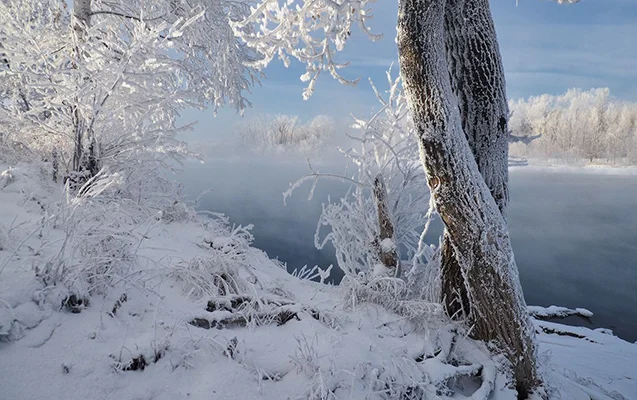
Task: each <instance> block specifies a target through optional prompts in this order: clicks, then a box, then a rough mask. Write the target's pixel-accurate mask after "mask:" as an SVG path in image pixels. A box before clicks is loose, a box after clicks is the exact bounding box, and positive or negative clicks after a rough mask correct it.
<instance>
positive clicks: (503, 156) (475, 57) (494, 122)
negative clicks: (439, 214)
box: [441, 0, 509, 318]
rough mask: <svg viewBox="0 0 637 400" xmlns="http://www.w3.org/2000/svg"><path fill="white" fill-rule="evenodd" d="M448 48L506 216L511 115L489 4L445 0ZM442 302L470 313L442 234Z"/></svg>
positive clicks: (466, 114)
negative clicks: (509, 117)
mask: <svg viewBox="0 0 637 400" xmlns="http://www.w3.org/2000/svg"><path fill="white" fill-rule="evenodd" d="M444 29H445V45H446V56H447V65H448V69H449V78H450V80H451V87H452V90H453V92H454V94H455V95H456V98H457V99H458V106H459V111H460V117H461V120H462V128H463V131H464V134H465V136H466V138H467V142H468V143H469V147H470V148H471V151H472V153H473V156H474V158H475V160H476V164H478V170H479V171H480V173H481V174H482V177H483V178H484V180H485V182H486V184H487V186H488V187H489V190H490V191H491V195H492V196H493V198H494V199H495V201H496V204H497V205H498V208H499V209H500V212H501V213H502V215H503V216H505V218H506V208H507V205H508V202H509V189H508V180H509V177H508V162H507V160H508V153H509V146H508V136H509V133H508V127H507V125H508V115H509V108H508V104H507V100H506V82H505V79H504V67H503V66H502V58H501V56H500V50H499V48H498V42H497V36H496V31H495V26H494V24H493V18H492V16H491V10H490V8H489V1H488V0H446V5H445V24H444ZM441 272H442V276H441V281H442V296H443V298H442V301H443V303H444V304H445V308H446V310H447V313H448V314H449V316H452V317H454V318H464V317H467V316H469V317H470V314H471V308H470V304H469V302H468V299H467V293H466V288H465V283H464V279H463V277H462V273H461V271H460V266H459V264H458V260H456V258H455V256H454V251H453V249H452V248H451V241H450V240H449V234H448V232H447V231H445V233H444V239H443V246H442V259H441Z"/></svg>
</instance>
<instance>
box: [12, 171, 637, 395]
mask: <svg viewBox="0 0 637 400" xmlns="http://www.w3.org/2000/svg"><path fill="white" fill-rule="evenodd" d="M0 171H5V172H3V173H2V174H3V175H2V177H0V205H1V206H0V399H28V400H39V399H69V400H72V399H81V400H97V399H167V400H168V399H171V400H172V399H267V400H280V399H394V398H396V399H398V398H403V399H410V398H412V399H415V398H441V397H442V396H443V395H447V396H449V397H450V398H464V397H463V396H470V395H471V394H472V393H473V392H475V393H473V394H474V397H473V398H481V397H480V396H479V395H480V393H481V390H482V389H480V390H477V389H478V386H479V385H480V380H479V379H477V378H475V376H482V377H483V382H484V381H485V380H486V379H487V377H488V376H489V374H491V373H492V374H493V376H495V375H496V371H500V370H499V365H498V364H497V363H494V362H493V361H491V360H489V359H488V358H487V357H486V353H485V351H484V346H482V345H480V344H478V343H474V342H472V341H471V340H469V339H466V338H465V337H464V336H462V335H455V336H454V333H453V332H457V331H458V328H457V327H454V326H453V325H450V324H449V323H447V322H445V321H444V320H443V318H442V317H441V316H439V315H438V314H437V313H438V312H439V309H437V308H436V307H431V308H427V307H425V308H422V309H421V308H419V306H418V305H414V304H401V305H400V307H395V308H393V309H392V310H393V311H392V310H388V309H386V308H383V307H381V306H379V305H377V304H372V303H370V302H368V301H365V298H364V293H365V292H364V290H363V289H361V288H357V287H356V286H347V285H345V286H343V287H340V288H336V287H331V286H327V285H321V284H318V283H314V282H310V281H307V280H301V279H298V278H296V277H293V276H291V275H289V274H288V273H287V272H286V271H285V270H284V269H283V268H282V267H281V266H280V265H279V264H278V263H277V262H275V261H273V260H270V259H268V258H267V257H266V255H265V253H263V252H262V251H260V250H257V249H254V248H251V247H249V246H248V243H249V241H250V237H249V233H248V232H247V231H246V230H245V229H243V228H241V227H232V226H229V225H227V224H226V221H224V219H223V218H221V217H219V216H213V218H211V219H210V221H211V222H209V223H202V222H201V221H198V220H197V219H196V218H194V217H193V216H192V215H190V214H189V212H188V210H186V209H185V208H180V207H179V204H175V205H173V206H172V207H169V208H168V209H166V210H164V211H163V212H161V213H147V214H144V213H143V212H140V211H139V209H138V208H136V207H135V206H134V205H133V204H127V203H121V204H120V203H113V202H109V203H106V204H105V203H100V202H99V201H87V202H86V203H85V204H82V210H76V211H75V213H78V214H73V215H71V213H70V212H68V210H65V209H64V207H62V208H61V204H65V200H64V197H63V196H62V194H61V193H62V192H61V190H60V188H59V187H58V186H57V185H55V184H53V183H52V182H50V180H49V179H48V176H50V175H49V171H48V169H47V166H46V165H45V164H43V165H35V166H34V165H19V166H18V167H17V168H16V169H14V170H12V171H10V172H7V171H8V166H5V165H0ZM60 214H63V215H64V218H62V219H61V217H59V215H60ZM78 232H79V233H78ZM105 232H106V233H108V235H105ZM80 233H81V234H80ZM100 235H103V236H100ZM96 236H98V237H101V239H100V240H98V241H92V240H93V239H94V237H96ZM105 238H108V239H105ZM74 241H76V242H78V243H79V242H82V243H84V242H87V241H88V243H90V244H91V246H90V247H89V248H86V247H82V246H81V244H82V243H79V244H78V246H77V251H71V250H73V249H75V248H76V247H73V243H74ZM104 241H106V242H107V244H108V243H116V244H118V245H120V246H124V247H126V246H128V247H126V248H127V249H128V250H127V252H126V253H125V254H124V255H121V254H120V253H113V251H112V248H108V247H106V248H103V242H104ZM69 249H70V250H69ZM105 254H106V255H108V257H109V258H108V260H107V262H104V257H106V256H105ZM116 257H120V258H121V259H123V260H126V261H127V262H126V263H124V264H126V265H120V264H116V263H114V261H113V260H115V258H116ZM50 260H62V261H63V262H62V263H61V265H62V266H63V267H64V268H65V269H64V268H63V269H62V270H60V271H62V272H60V276H65V277H66V278H65V279H66V280H64V282H62V283H58V284H57V285H55V286H53V285H49V286H45V285H44V283H43V282H42V280H41V279H36V276H35V275H36V274H35V270H36V269H37V271H42V270H43V268H45V267H46V265H47V262H49V261H50ZM95 263H97V264H98V265H100V268H101V269H91V268H90V265H93V264H95ZM69 271H71V272H72V273H71V272H69ZM75 271H79V272H75ZM98 273H100V274H102V275H104V276H108V277H109V280H108V281H106V280H103V279H102V280H98V279H97V278H95V275H96V274H98ZM95 282H98V283H100V284H104V282H107V283H108V284H107V289H105V290H101V291H100V290H97V289H96V288H98V286H95V285H96V284H94V283H95ZM92 284H93V286H90V285H92ZM87 285H88V286H87ZM67 287H71V288H74V292H73V293H77V294H78V298H82V299H83V303H82V304H78V301H76V300H77V299H73V300H72V301H69V295H70V294H71V292H70V291H69V290H68V289H65V288H67ZM88 287H91V288H93V290H92V291H91V294H90V295H89V294H88V289H87V291H86V292H83V290H84V289H86V288H88ZM87 301H88V305H87V304H86V302H87ZM401 310H409V311H401ZM536 327H537V330H538V332H539V341H540V350H541V353H542V354H541V358H542V363H543V365H544V367H545V370H546V371H545V372H546V374H547V378H546V379H547V382H548V383H549V384H550V385H551V386H552V387H553V388H554V389H555V390H554V391H553V392H551V398H564V399H637V361H636V360H637V345H634V344H629V343H626V342H624V341H622V340H620V339H618V338H616V337H614V336H612V335H609V334H606V333H604V332H602V331H591V330H589V329H586V328H573V327H566V326H562V325H558V324H553V323H549V322H543V321H537V322H536ZM451 343H454V345H453V346H451ZM451 347H453V352H454V354H455V355H456V356H457V357H459V358H461V359H462V360H463V361H464V362H465V364H463V365H460V366H454V365H452V364H453V363H451V362H447V361H448V360H446V359H444V356H449V355H450V353H451V351H452V350H451ZM451 376H456V377H459V378H458V379H456V380H454V381H453V382H450V381H448V380H447V378H448V377H451ZM463 376H468V377H469V378H466V379H465V378H462V377H463ZM503 377H504V375H503V374H501V373H499V372H498V373H497V378H496V379H495V381H493V380H492V381H491V383H493V384H495V391H494V392H493V393H492V395H491V397H490V398H494V399H513V398H515V395H514V393H513V392H512V391H511V390H509V389H507V388H505V387H503V386H504V381H503ZM441 382H445V383H446V385H445V386H443V385H441ZM447 387H450V388H452V391H448V390H447ZM483 389H484V388H483ZM476 390H477V391H476ZM454 393H455V394H454ZM400 396H403V397H400Z"/></svg>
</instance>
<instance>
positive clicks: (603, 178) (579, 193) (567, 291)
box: [183, 160, 637, 341]
mask: <svg viewBox="0 0 637 400" xmlns="http://www.w3.org/2000/svg"><path fill="white" fill-rule="evenodd" d="M332 170H333V171H337V170H338V169H332ZM221 171H223V172H221ZM305 172H306V171H305V169H304V166H303V164H299V163H293V162H280V161H279V162H276V163H274V162H270V161H267V160H260V161H258V160H251V161H250V162H245V161H234V162H232V161H228V160H220V161H216V162H212V164H211V163H208V164H206V165H201V166H189V167H188V168H187V170H186V173H185V174H184V176H183V180H184V183H185V185H186V190H187V192H188V193H190V194H192V195H195V196H196V194H198V193H199V192H201V191H203V190H205V189H207V188H213V192H212V193H211V194H210V195H207V196H206V197H205V198H203V199H202V201H201V207H202V208H204V209H207V210H211V211H215V212H223V213H226V214H227V215H229V216H230V217H231V219H232V221H233V222H234V223H237V224H248V223H251V224H254V230H253V233H254V235H255V242H254V244H255V246H257V247H259V248H261V249H263V250H265V251H266V252H267V253H268V254H269V255H270V257H278V258H279V259H280V260H281V261H283V262H286V263H287V264H288V269H289V270H293V269H294V268H300V267H302V266H303V265H305V264H310V265H315V264H318V265H321V266H327V265H329V264H336V262H335V258H334V254H333V252H334V250H333V249H332V248H326V249H324V250H321V251H319V250H317V249H316V248H315V247H314V232H315V229H316V221H317V220H318V215H319V214H320V212H321V203H323V202H325V201H326V199H327V196H328V195H329V194H331V195H332V198H337V197H338V196H339V195H340V194H342V193H343V192H344V190H346V185H344V184H341V183H339V182H333V181H325V182H323V183H320V184H319V185H318V187H317V188H316V191H315V193H314V198H313V199H312V200H311V201H308V200H307V193H308V190H309V188H308V187H305V188H302V189H300V190H299V191H298V192H296V193H295V195H294V196H293V197H292V198H291V199H288V202H287V203H288V204H287V206H284V205H283V200H282V195H281V193H282V192H283V191H284V190H286V189H287V187H288V184H289V182H292V181H294V180H296V179H297V178H298V177H299V176H301V175H302V174H303V173H305ZM636 203H637V176H635V175H633V176H630V175H626V176H621V175H610V174H604V175H601V174H591V173H573V172H559V171H555V170H537V169H531V168H524V167H523V168H516V169H514V170H512V172H511V206H510V209H509V225H510V231H511V240H512V244H513V249H514V251H515V255H516V260H517V263H518V267H519V269H520V279H521V281H522V286H523V288H524V294H525V297H526V299H527V302H528V303H529V304H534V305H546V306H548V305H551V304H555V305H561V306H567V307H585V308H588V309H590V310H591V311H593V312H594V313H595V316H594V317H593V319H592V321H591V322H592V326H594V327H598V326H603V327H607V328H611V329H613V330H614V331H615V333H616V334H617V335H619V336H621V337H623V338H625V339H627V340H629V341H637V295H635V294H634V292H635V289H636V288H637V207H636V206H637V204H636ZM440 229H441V226H440V224H437V225H434V226H433V231H432V232H431V235H430V238H432V239H433V238H435V236H436V235H437V234H439V232H440ZM337 278H338V277H337ZM566 322H570V323H575V324H578V325H586V324H587V323H590V322H588V321H585V320H581V319H574V320H573V319H571V320H567V321H566Z"/></svg>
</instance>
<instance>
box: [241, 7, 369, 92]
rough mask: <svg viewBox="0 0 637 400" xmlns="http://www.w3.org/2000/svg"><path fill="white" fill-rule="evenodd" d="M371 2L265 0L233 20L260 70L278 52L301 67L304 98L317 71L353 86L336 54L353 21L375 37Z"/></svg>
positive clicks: (343, 45)
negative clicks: (343, 74)
mask: <svg viewBox="0 0 637 400" xmlns="http://www.w3.org/2000/svg"><path fill="white" fill-rule="evenodd" d="M373 2H374V0H337V1H332V0H296V1H286V2H279V1H277V0H264V1H261V2H258V3H257V5H256V6H255V7H252V8H251V10H250V15H249V16H248V17H247V18H246V19H244V20H243V21H239V22H236V23H234V24H233V28H234V30H235V33H236V34H237V36H239V37H240V38H241V39H243V40H244V41H245V43H247V45H248V46H250V48H252V49H254V50H255V51H256V52H257V53H258V54H259V55H260V56H261V58H260V59H259V60H258V61H257V62H255V63H253V64H252V65H254V66H255V67H258V68H264V67H265V66H266V65H268V64H269V63H270V61H272V59H273V58H274V57H276V56H278V57H279V58H280V59H281V60H282V61H283V63H284V64H285V65H286V66H288V65H289V63H290V58H295V59H297V60H298V61H300V62H302V63H304V64H305V65H306V73H305V74H303V75H302V76H301V80H303V81H304V82H308V86H307V88H306V89H305V91H304V92H303V97H304V98H305V99H308V98H309V97H310V96H311V95H312V93H313V92H314V87H315V85H316V82H317V79H318V77H319V75H320V74H321V72H323V71H328V72H329V73H330V75H332V77H334V78H335V79H337V80H338V81H339V82H341V83H343V84H355V83H356V82H357V80H348V79H345V78H344V77H342V76H341V74H340V73H339V71H338V70H339V69H340V68H342V67H344V66H346V65H347V63H339V62H338V61H337V60H336V53H337V52H339V51H342V50H343V49H344V48H345V43H346V41H347V39H348V38H349V37H350V35H351V33H352V32H351V30H352V29H354V26H356V25H358V26H359V27H360V29H361V30H362V31H363V32H364V33H365V34H366V35H368V36H369V37H370V38H371V39H377V38H379V37H380V36H379V35H375V34H373V33H372V31H371V29H370V28H369V27H368V26H367V23H368V21H369V20H371V19H372V18H373V16H372V13H371V10H370V9H369V8H368V7H369V5H370V4H372V3H373Z"/></svg>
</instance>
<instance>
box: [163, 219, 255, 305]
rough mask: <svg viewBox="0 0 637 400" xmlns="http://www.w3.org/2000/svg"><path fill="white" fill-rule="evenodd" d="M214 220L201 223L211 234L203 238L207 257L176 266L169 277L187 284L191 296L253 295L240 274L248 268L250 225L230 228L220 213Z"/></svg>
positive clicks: (187, 290) (186, 287) (248, 284)
mask: <svg viewBox="0 0 637 400" xmlns="http://www.w3.org/2000/svg"><path fill="white" fill-rule="evenodd" d="M213 217H214V219H211V220H202V222H203V223H204V226H206V227H207V229H208V230H209V232H210V234H209V235H208V236H207V237H205V238H204V239H203V245H204V246H205V247H209V249H207V250H208V251H207V252H206V254H205V256H203V257H195V258H192V259H190V260H188V261H184V262H179V263H177V264H176V265H175V266H174V267H173V268H172V270H171V271H170V276H172V277H174V278H176V279H178V280H180V281H182V282H183V283H184V291H185V292H186V293H188V295H189V296H193V297H195V298H202V297H204V296H206V297H208V298H210V297H215V296H229V295H239V294H245V293H249V292H250V286H251V285H250V283H249V282H248V281H246V280H245V279H244V278H242V277H241V276H240V275H239V272H238V271H239V269H248V268H249V265H250V260H249V259H248V250H249V248H250V244H251V243H252V239H253V237H252V234H251V233H250V229H251V228H252V227H251V226H250V225H249V226H245V227H244V226H232V227H231V226H230V225H229V221H228V218H227V217H225V216H223V215H221V214H217V215H214V216H213Z"/></svg>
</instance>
